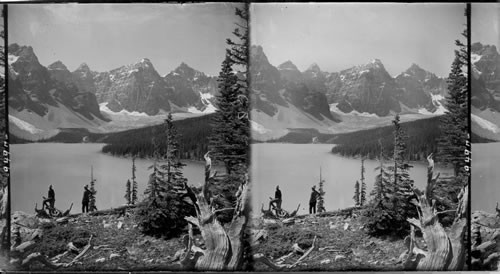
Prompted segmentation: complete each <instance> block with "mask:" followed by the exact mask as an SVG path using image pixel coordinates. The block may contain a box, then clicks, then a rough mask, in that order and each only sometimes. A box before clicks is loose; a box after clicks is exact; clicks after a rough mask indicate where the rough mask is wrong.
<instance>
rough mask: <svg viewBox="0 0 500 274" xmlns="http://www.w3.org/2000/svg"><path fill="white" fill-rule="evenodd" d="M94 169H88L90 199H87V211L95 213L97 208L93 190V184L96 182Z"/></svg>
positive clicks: (94, 190) (95, 191) (95, 192)
mask: <svg viewBox="0 0 500 274" xmlns="http://www.w3.org/2000/svg"><path fill="white" fill-rule="evenodd" d="M93 173H94V169H93V167H92V166H91V167H90V178H91V179H90V189H89V191H90V197H89V211H95V210H97V207H96V203H95V202H96V194H97V190H96V189H95V182H96V181H97V180H96V179H94V174H93Z"/></svg>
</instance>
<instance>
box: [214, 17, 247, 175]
mask: <svg viewBox="0 0 500 274" xmlns="http://www.w3.org/2000/svg"><path fill="white" fill-rule="evenodd" d="M236 15H237V16H238V17H239V18H240V22H239V23H237V24H236V26H237V27H236V29H235V30H234V31H233V34H234V35H235V36H236V40H232V39H227V41H226V43H227V44H228V46H229V49H227V50H226V57H225V59H224V61H223V62H222V68H221V72H220V74H219V79H218V82H219V86H218V87H219V95H218V96H216V107H217V110H216V112H215V114H214V116H213V120H212V128H213V133H212V136H211V137H210V138H209V149H210V151H212V153H213V155H212V156H213V158H214V159H215V160H216V161H221V162H223V163H224V165H225V167H226V170H227V174H232V173H238V172H241V170H246V167H247V166H248V160H249V158H248V157H249V155H250V154H249V145H250V140H249V137H250V123H249V111H250V106H249V99H248V98H249V91H248V86H249V85H248V79H249V77H247V73H248V70H247V65H248V56H249V41H248V34H249V32H248V19H249V17H248V10H247V9H238V8H236ZM235 69H236V70H235ZM237 169H240V171H237Z"/></svg>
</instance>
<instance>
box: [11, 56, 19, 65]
mask: <svg viewBox="0 0 500 274" xmlns="http://www.w3.org/2000/svg"><path fill="white" fill-rule="evenodd" d="M17 59H19V56H16V55H12V54H9V56H8V63H9V65H12V64H14V63H15V62H16V61H17Z"/></svg>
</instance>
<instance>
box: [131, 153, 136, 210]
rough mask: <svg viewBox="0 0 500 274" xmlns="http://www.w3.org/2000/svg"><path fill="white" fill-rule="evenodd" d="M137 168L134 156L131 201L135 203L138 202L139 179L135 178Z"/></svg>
mask: <svg viewBox="0 0 500 274" xmlns="http://www.w3.org/2000/svg"><path fill="white" fill-rule="evenodd" d="M136 170H137V168H136V166H135V157H132V190H131V193H130V203H131V204H133V205H135V203H137V181H136V180H135V178H136V177H135V171H136Z"/></svg>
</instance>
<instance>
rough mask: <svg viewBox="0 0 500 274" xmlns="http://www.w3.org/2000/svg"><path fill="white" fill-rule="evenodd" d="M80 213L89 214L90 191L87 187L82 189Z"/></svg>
mask: <svg viewBox="0 0 500 274" xmlns="http://www.w3.org/2000/svg"><path fill="white" fill-rule="evenodd" d="M83 189H84V190H83V199H82V213H85V212H89V201H90V194H91V193H90V190H89V186H88V185H86V186H84V187H83Z"/></svg>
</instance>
